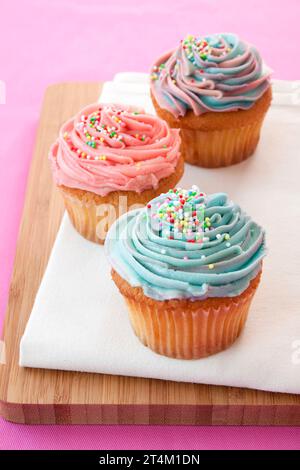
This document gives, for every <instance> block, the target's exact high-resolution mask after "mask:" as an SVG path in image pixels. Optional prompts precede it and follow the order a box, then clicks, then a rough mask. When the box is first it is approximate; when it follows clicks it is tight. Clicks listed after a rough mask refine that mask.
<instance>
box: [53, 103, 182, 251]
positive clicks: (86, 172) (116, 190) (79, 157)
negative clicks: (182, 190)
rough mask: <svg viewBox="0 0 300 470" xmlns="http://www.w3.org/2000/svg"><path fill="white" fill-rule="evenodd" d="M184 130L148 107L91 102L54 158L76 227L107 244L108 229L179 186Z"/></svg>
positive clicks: (65, 131) (64, 131)
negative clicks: (126, 213)
mask: <svg viewBox="0 0 300 470" xmlns="http://www.w3.org/2000/svg"><path fill="white" fill-rule="evenodd" d="M179 149H180V137H179V131H178V130H175V129H170V128H169V126H168V124H167V123H166V122H165V121H163V120H162V119H160V118H158V117H156V116H153V115H150V114H146V113H145V112H144V110H143V109H138V108H134V107H130V106H124V105H117V104H99V103H98V104H92V105H90V106H88V107H86V108H85V109H83V110H82V111H81V112H80V113H78V114H77V115H76V116H75V117H74V118H72V119H70V120H69V121H68V122H66V123H65V124H64V125H63V126H62V128H61V130H60V133H59V137H58V139H57V141H56V142H55V143H54V144H53V145H52V147H51V149H50V154H49V158H50V161H51V166H52V170H53V176H54V180H55V182H56V184H57V186H58V187H59V189H60V191H61V193H62V196H63V198H64V202H65V206H66V209H67V212H68V214H69V216H70V219H71V221H72V223H73V225H74V227H75V228H76V229H77V230H78V232H79V233H80V234H81V235H83V236H84V237H85V238H87V239H88V240H91V241H94V242H98V243H103V242H104V239H105V235H106V233H107V230H108V228H109V226H110V225H111V224H112V222H114V220H115V219H116V218H117V217H119V216H120V215H121V214H124V213H125V212H126V211H127V210H130V209H132V208H134V207H135V208H136V207H137V205H139V204H140V205H142V206H144V205H145V203H146V202H147V201H148V200H149V199H152V198H153V197H155V196H157V195H159V194H160V193H161V192H162V191H167V190H168V189H169V188H170V187H173V186H174V185H176V183H177V182H178V181H179V180H180V178H181V176H182V174H183V159H182V157H181V156H180V151H179Z"/></svg>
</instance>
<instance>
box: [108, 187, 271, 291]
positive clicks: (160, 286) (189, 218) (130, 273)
mask: <svg viewBox="0 0 300 470" xmlns="http://www.w3.org/2000/svg"><path fill="white" fill-rule="evenodd" d="M105 244H106V252H107V255H108V258H109V260H110V263H111V265H112V267H113V268H114V269H115V270H116V271H117V272H118V274H119V275H120V276H122V277H123V279H125V280H126V281H127V282H128V283H129V284H130V285H131V286H133V287H142V289H143V291H144V294H145V295H146V296H148V297H151V298H154V299H156V300H167V299H183V298H189V299H191V300H197V299H205V298H207V297H233V296H237V295H239V294H240V293H242V292H243V291H244V290H245V289H246V288H247V287H248V285H249V283H250V281H251V280H252V279H253V278H254V277H255V276H256V275H257V274H258V273H259V272H260V270H261V268H262V259H263V257H264V256H265V253H266V249H265V234H264V230H263V229H262V228H261V227H260V226H259V225H257V224H256V223H255V222H254V221H253V220H252V219H251V218H250V217H249V216H248V215H246V214H245V212H243V211H242V210H241V208H240V207H239V206H238V205H237V204H235V203H234V202H232V201H230V200H229V199H228V196H227V195H226V194H224V193H217V194H212V195H209V196H206V195H205V194H204V193H201V192H200V191H199V189H198V188H197V187H193V188H192V189H191V190H181V189H174V190H170V191H169V192H168V193H166V194H162V195H160V196H159V197H157V198H155V199H153V200H152V201H151V202H150V203H149V204H148V206H147V207H145V208H144V209H139V210H136V211H132V212H129V213H128V214H125V215H124V216H122V217H121V218H120V219H119V220H117V221H116V222H115V224H114V225H113V226H112V228H111V229H110V231H109V232H108V235H107V238H106V243H105Z"/></svg>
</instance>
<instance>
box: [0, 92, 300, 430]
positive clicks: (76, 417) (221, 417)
mask: <svg viewBox="0 0 300 470" xmlns="http://www.w3.org/2000/svg"><path fill="white" fill-rule="evenodd" d="M100 90H101V86H100V85H99V84H97V83H62V84H57V85H52V86H50V87H49V88H48V89H47V91H46V95H45V99H44V104H43V109H42V114H41V119H40V125H39V129H38V133H37V139H36V146H35V151H34V156H33V160H32V164H31V171H30V175H29V180H28V186H27V194H26V200H25V206H24V211H23V217H22V223H21V227H20V233H19V239H18V245H17V252H16V258H15V264H14V272H13V277H12V282H11V286H10V293H9V301H8V308H7V313H6V319H5V326H4V342H5V347H6V363H5V364H2V365H0V414H2V416H3V417H4V418H5V419H7V420H9V421H14V422H18V423H28V424H39V423H53V424H54V423H58V424H62V423H66V424H69V423H70V424H75V423H76V424H77V423H89V424H92V423H106V424H206V425H210V424H215V425H226V424H235V425H237V424H238V425H241V424H242V425H250V424H253V425H254V424H255V425H266V424H269V425H300V395H291V394H280V393H268V392H262V391H257V390H249V389H243V388H233V387H217V386H211V385H197V384H186V383H176V382H167V381H162V380H154V379H142V378H132V377H119V376H111V375H102V374H88V373H80V372H64V371H53V370H42V369H30V368H21V367H19V366H18V361H19V343H20V339H21V336H22V334H23V331H24V328H25V325H26V323H27V320H28V318H29V315H30V312H31V309H32V306H33V302H34V299H35V295H36V292H37V290H38V287H39V285H40V282H41V279H42V277H43V274H44V271H45V269H46V265H47V261H48V258H49V255H50V252H51V249H52V245H53V242H54V240H55V237H56V233H57V230H58V228H59V224H60V221H61V217H62V214H63V204H62V200H61V199H60V195H59V193H58V191H57V190H56V188H55V186H54V184H53V182H52V176H51V173H50V169H49V163H48V159H47V153H48V149H49V146H50V144H51V143H52V142H53V140H54V139H55V138H56V136H57V133H58V130H59V127H60V125H61V124H62V123H63V122H64V121H65V120H66V119H68V118H69V117H71V116H72V115H73V114H74V113H76V112H77V111H78V110H79V109H80V108H81V107H83V106H84V105H87V104H89V103H91V102H93V101H95V100H96V99H97V98H98V96H99V93H100ZM0 362H1V361H0ZM237 373H238V371H237Z"/></svg>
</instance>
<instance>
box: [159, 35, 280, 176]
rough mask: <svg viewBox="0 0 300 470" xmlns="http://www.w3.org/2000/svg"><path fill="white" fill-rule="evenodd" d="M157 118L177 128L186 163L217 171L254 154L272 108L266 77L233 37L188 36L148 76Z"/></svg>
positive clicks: (257, 59) (255, 57)
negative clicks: (264, 123)
mask: <svg viewBox="0 0 300 470" xmlns="http://www.w3.org/2000/svg"><path fill="white" fill-rule="evenodd" d="M150 86H151V96H152V100H153V104H154V106H155V109H156V112H157V114H158V115H159V116H160V117H162V118H163V119H165V120H166V121H167V122H168V123H169V125H170V126H171V127H174V128H180V130H181V138H182V147H181V148H182V153H183V156H184V158H185V160H186V161H187V162H189V163H192V164H195V165H199V166H204V167H210V168H213V167H219V166H227V165H232V164H234V163H238V162H240V161H242V160H244V159H245V158H247V157H249V156H250V155H252V154H253V152H254V151H255V149H256V146H257V144H258V141H259V137H260V130H261V126H262V123H263V120H264V117H265V114H266V112H267V110H268V108H269V106H270V103H271V98H272V92H271V85H270V75H269V73H265V72H264V71H263V64H262V59H261V56H260V54H259V53H258V51H257V50H256V48H255V47H254V46H252V45H250V44H248V43H246V42H245V41H242V40H240V39H239V38H238V37H237V36H236V35H235V34H229V33H226V34H225V33H222V34H214V35H209V36H202V37H199V36H191V35H189V36H187V38H186V39H185V40H184V41H181V43H180V45H179V46H178V47H177V48H176V49H175V50H173V51H171V52H168V53H166V54H164V55H163V56H162V57H160V58H159V59H158V60H157V61H156V62H155V65H154V66H153V68H152V72H151V85H150Z"/></svg>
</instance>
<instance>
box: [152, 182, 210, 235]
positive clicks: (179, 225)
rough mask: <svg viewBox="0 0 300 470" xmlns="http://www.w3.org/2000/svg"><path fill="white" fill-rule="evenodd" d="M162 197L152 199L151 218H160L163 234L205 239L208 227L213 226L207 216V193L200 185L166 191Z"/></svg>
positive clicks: (160, 229)
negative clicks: (205, 214)
mask: <svg viewBox="0 0 300 470" xmlns="http://www.w3.org/2000/svg"><path fill="white" fill-rule="evenodd" d="M162 196H164V199H163V200H160V201H159V202H154V206H153V203H149V204H148V205H147V209H148V211H149V213H151V219H154V220H155V221H156V222H158V226H159V232H160V236H162V237H163V238H169V239H183V240H185V241H187V242H189V243H203V241H205V237H204V236H203V234H204V232H205V231H206V229H208V230H209V229H212V224H211V222H210V219H209V217H206V218H205V217H204V211H205V199H206V195H205V193H203V192H201V191H200V190H199V188H198V187H197V186H192V188H191V189H189V190H186V189H181V188H175V189H170V190H169V192H168V193H166V194H163V195H162Z"/></svg>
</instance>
